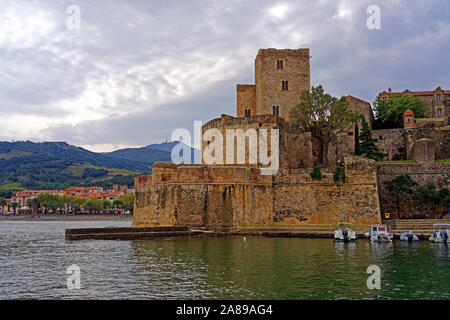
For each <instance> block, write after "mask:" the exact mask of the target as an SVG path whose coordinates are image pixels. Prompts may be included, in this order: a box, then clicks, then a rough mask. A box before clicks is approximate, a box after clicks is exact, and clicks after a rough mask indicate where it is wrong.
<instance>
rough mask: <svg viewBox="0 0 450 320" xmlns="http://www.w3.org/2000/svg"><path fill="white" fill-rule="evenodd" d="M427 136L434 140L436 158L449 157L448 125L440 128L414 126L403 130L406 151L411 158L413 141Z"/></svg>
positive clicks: (449, 135)
mask: <svg viewBox="0 0 450 320" xmlns="http://www.w3.org/2000/svg"><path fill="white" fill-rule="evenodd" d="M423 138H427V139H431V140H433V141H434V145H435V149H436V150H435V152H436V159H450V127H442V128H414V129H407V130H405V139H406V153H407V156H408V159H411V151H412V147H413V145H414V143H415V142H416V141H418V140H420V139H423Z"/></svg>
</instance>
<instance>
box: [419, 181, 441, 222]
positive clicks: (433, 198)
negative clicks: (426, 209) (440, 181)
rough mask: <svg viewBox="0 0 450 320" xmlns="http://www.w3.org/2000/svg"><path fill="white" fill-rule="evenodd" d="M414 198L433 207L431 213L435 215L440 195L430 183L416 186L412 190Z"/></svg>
mask: <svg viewBox="0 0 450 320" xmlns="http://www.w3.org/2000/svg"><path fill="white" fill-rule="evenodd" d="M414 198H415V199H416V200H419V201H421V202H423V203H427V204H430V205H431V206H432V207H433V214H434V216H436V209H437V207H438V206H439V204H441V195H440V193H439V191H438V190H437V189H436V186H435V185H434V184H432V183H429V184H427V185H426V186H422V187H419V188H417V190H416V191H415V192H414Z"/></svg>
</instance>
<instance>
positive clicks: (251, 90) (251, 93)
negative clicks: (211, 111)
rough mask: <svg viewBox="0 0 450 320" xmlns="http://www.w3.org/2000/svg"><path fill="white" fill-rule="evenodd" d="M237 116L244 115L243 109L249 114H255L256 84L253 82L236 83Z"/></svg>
mask: <svg viewBox="0 0 450 320" xmlns="http://www.w3.org/2000/svg"><path fill="white" fill-rule="evenodd" d="M236 91H237V92H236V98H237V104H236V105H237V117H238V118H240V117H245V109H249V110H250V115H251V116H256V86H255V85H254V84H238V85H237V86H236Z"/></svg>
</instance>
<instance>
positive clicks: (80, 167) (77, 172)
mask: <svg viewBox="0 0 450 320" xmlns="http://www.w3.org/2000/svg"><path fill="white" fill-rule="evenodd" d="M87 168H90V169H104V170H107V171H108V175H107V176H106V177H108V178H109V177H112V176H118V175H123V176H132V175H136V174H137V173H138V172H134V171H131V170H126V169H115V168H105V167H98V166H93V165H90V164H76V165H73V166H69V167H68V170H69V171H70V172H71V173H72V174H73V175H74V176H76V177H81V176H82V175H83V172H84V169H87ZM106 177H102V178H101V179H100V180H103V179H105V178H106Z"/></svg>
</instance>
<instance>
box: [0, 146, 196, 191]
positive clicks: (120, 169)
mask: <svg viewBox="0 0 450 320" xmlns="http://www.w3.org/2000/svg"><path fill="white" fill-rule="evenodd" d="M177 143H178V142H164V143H161V144H152V145H149V146H146V147H143V148H127V149H120V150H116V151H113V152H107V153H96V152H92V151H89V150H86V149H83V148H80V147H76V146H72V145H69V144H67V143H66V142H42V143H35V142H31V141H17V142H0V197H5V196H8V195H11V194H12V193H15V192H16V191H18V190H21V189H22V188H27V189H64V188H66V187H69V186H93V185H95V186H102V187H111V186H112V185H113V184H116V183H118V184H128V185H130V186H131V185H132V184H133V178H134V177H135V176H136V175H140V174H143V173H151V166H152V165H153V163H154V162H156V161H171V151H172V148H173V147H174V146H175V145H176V144H177ZM191 150H192V154H194V152H199V150H197V149H191Z"/></svg>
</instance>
